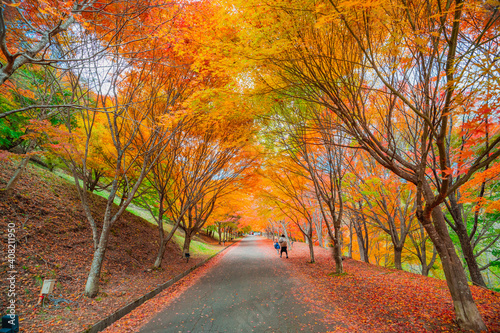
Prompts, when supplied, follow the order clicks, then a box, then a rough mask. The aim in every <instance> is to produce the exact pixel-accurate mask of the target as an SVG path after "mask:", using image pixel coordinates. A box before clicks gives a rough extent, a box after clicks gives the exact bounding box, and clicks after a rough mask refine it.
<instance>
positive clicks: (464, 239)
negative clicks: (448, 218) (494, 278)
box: [455, 221, 487, 288]
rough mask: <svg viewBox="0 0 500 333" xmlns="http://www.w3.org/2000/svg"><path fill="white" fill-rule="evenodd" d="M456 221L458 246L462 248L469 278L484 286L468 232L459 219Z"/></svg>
mask: <svg viewBox="0 0 500 333" xmlns="http://www.w3.org/2000/svg"><path fill="white" fill-rule="evenodd" d="M455 222H456V227H457V229H456V234H457V236H458V239H459V240H460V247H461V248H462V253H463V254H464V258H465V262H466V263H467V268H468V270H469V273H470V278H471V280H472V282H473V283H474V284H475V285H477V286H481V287H484V288H487V287H486V283H485V282H484V279H483V275H482V274H481V271H480V270H479V265H478V264H477V260H476V257H475V255H474V251H473V249H472V245H471V243H470V239H469V234H468V232H467V229H466V227H465V225H464V224H463V223H462V222H461V221H460V222H459V221H455Z"/></svg>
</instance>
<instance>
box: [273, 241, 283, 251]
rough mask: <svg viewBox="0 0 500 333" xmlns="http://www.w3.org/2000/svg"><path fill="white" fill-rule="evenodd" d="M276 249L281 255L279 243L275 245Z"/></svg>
mask: <svg viewBox="0 0 500 333" xmlns="http://www.w3.org/2000/svg"><path fill="white" fill-rule="evenodd" d="M274 248H275V249H276V252H278V254H280V248H281V246H280V244H279V243H278V242H276V243H274Z"/></svg>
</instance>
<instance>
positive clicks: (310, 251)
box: [307, 237, 315, 264]
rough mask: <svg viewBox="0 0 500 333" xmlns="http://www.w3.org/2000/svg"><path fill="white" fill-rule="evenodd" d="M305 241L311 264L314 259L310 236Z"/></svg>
mask: <svg viewBox="0 0 500 333" xmlns="http://www.w3.org/2000/svg"><path fill="white" fill-rule="evenodd" d="M307 242H308V243H309V256H310V257H311V264H313V263H315V260H314V244H313V242H312V239H311V238H310V237H307Z"/></svg>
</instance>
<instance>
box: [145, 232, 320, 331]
mask: <svg viewBox="0 0 500 333" xmlns="http://www.w3.org/2000/svg"><path fill="white" fill-rule="evenodd" d="M269 247H271V244H270V243H269V242H266V241H265V240H264V238H262V237H259V236H248V237H246V238H244V239H243V240H242V241H240V242H239V244H237V245H233V246H232V247H231V248H230V249H228V251H229V252H228V253H226V254H225V255H224V257H223V258H222V259H221V260H220V261H219V263H218V264H217V265H216V266H214V267H213V268H212V269H210V271H208V272H207V273H206V274H205V275H204V276H203V277H201V278H200V280H199V281H198V282H197V283H195V284H194V285H193V286H192V287H191V288H189V289H188V290H186V291H185V292H184V293H183V294H182V295H181V296H180V297H179V298H178V299H177V300H176V301H174V302H172V303H171V304H169V305H168V306H167V307H166V308H165V309H164V310H163V311H161V312H160V313H158V314H157V315H156V316H155V317H154V318H153V319H152V320H151V321H150V322H149V323H147V324H146V325H144V326H143V327H142V329H141V330H140V332H143V333H146V332H147V333H149V332H162V333H163V332H175V333H177V332H183V333H184V332H326V331H328V330H327V329H326V327H325V326H324V324H323V323H322V322H321V321H320V320H319V318H318V314H315V313H310V309H308V307H307V305H306V304H304V303H302V302H301V301H300V300H299V299H298V298H297V297H295V296H294V294H293V292H297V290H298V286H299V285H300V284H301V283H302V281H300V280H299V279H297V278H294V277H293V274H292V273H291V272H290V271H289V269H288V268H289V262H288V260H287V259H285V257H284V256H283V258H280V257H279V256H278V254H277V253H276V251H269V249H267V248H269ZM291 256H293V252H292V253H290V257H291Z"/></svg>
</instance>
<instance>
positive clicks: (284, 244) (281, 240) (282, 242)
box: [278, 235, 288, 259]
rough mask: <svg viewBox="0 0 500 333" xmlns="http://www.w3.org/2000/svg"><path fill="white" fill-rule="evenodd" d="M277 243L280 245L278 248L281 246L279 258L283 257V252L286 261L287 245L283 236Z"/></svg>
mask: <svg viewBox="0 0 500 333" xmlns="http://www.w3.org/2000/svg"><path fill="white" fill-rule="evenodd" d="M278 243H280V246H281V252H280V258H282V257H283V252H285V254H286V258H287V259H288V251H287V243H286V238H285V235H281V237H280V239H279V241H278Z"/></svg>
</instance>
